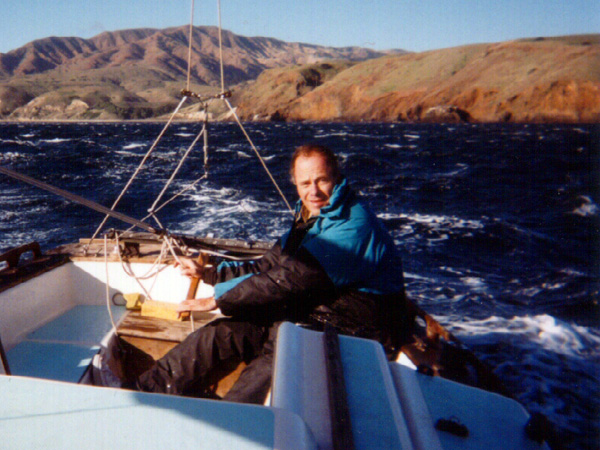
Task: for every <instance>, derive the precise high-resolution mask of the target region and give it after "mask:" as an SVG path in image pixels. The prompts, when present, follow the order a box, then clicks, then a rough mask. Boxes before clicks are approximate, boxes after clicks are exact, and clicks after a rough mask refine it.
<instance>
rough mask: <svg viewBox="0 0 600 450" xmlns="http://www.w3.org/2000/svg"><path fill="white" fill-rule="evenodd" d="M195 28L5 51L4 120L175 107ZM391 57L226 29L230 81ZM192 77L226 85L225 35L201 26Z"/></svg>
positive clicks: (199, 87) (46, 42) (196, 83)
mask: <svg viewBox="0 0 600 450" xmlns="http://www.w3.org/2000/svg"><path fill="white" fill-rule="evenodd" d="M188 35H189V30H188V27H178V28H168V29H165V30H156V29H137V30H124V31H116V32H105V33H102V34H100V35H98V36H96V37H93V38H91V39H82V38H76V37H71V38H58V37H50V38H46V39H41V40H37V41H34V42H31V43H29V44H27V45H25V46H23V47H21V48H18V49H16V50H13V51H11V52H8V53H6V54H0V117H4V118H9V119H20V118H24V119H42V120H43V119H94V118H97V119H122V118H125V119H134V118H144V117H155V116H157V115H160V114H162V113H165V112H167V111H170V110H172V109H173V107H174V106H175V105H176V104H177V102H178V100H179V92H180V90H181V88H182V87H185V86H186V79H187V59H188V47H189V40H188ZM383 54H384V53H381V52H375V51H373V50H368V49H363V48H355V47H348V48H331V47H323V46H316V45H308V44H301V43H287V42H283V41H280V40H277V39H271V38H262V37H256V38H248V37H244V36H238V35H235V34H233V33H231V32H228V31H223V58H224V61H225V67H224V70H225V75H226V76H225V78H226V84H227V85H228V86H232V85H235V84H238V83H240V82H244V81H248V80H253V79H255V78H256V77H257V76H258V75H259V74H260V73H261V72H263V71H264V70H265V69H269V68H275V67H281V66H285V65H290V64H308V63H313V62H315V61H321V60H329V59H347V60H350V61H360V60H365V59H368V58H374V57H378V56H382V55H383ZM191 61H192V69H191V73H190V79H191V83H192V87H193V89H194V90H195V91H200V92H201V93H206V92H207V91H210V92H212V93H214V92H216V90H217V89H209V87H214V86H219V85H220V64H219V46H218V30H217V28H215V27H195V28H194V32H193V37H192V58H191Z"/></svg>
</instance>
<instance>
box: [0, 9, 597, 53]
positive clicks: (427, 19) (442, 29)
mask: <svg viewBox="0 0 600 450" xmlns="http://www.w3.org/2000/svg"><path fill="white" fill-rule="evenodd" d="M190 5H191V0H57V1H54V0H0V18H1V19H0V21H1V22H0V24H1V25H0V52H3V53H6V52H8V51H10V50H13V49H15V48H18V47H20V46H22V45H24V44H26V43H27V42H30V41H32V40H34V39H39V38H43V37H47V36H79V37H84V38H89V37H92V36H95V35H96V34H99V33H101V32H102V31H114V30H120V29H127V28H141V27H150V28H165V27H169V26H178V25H185V24H188V23H189V19H190ZM216 5H217V0H196V1H195V14H194V24H195V25H216V24H217V17H218V15H217V6H216ZM221 10H222V20H223V28H225V29H229V30H231V31H233V32H234V33H237V34H242V35H245V36H268V37H275V38H278V39H282V40H284V41H290V42H306V43H312V44H321V45H330V46H338V47H341V46H350V45H356V46H364V47H370V48H374V49H378V50H383V49H390V48H402V49H406V50H412V51H423V50H430V49H437V48H444V47H454V46H457V45H463V44H471V43H480V42H498V41H504V40H510V39H515V38H520V37H537V36H557V35H564V34H580V33H598V32H600V6H598V0H452V1H451V0H436V1H434V0H253V1H249V0H221Z"/></svg>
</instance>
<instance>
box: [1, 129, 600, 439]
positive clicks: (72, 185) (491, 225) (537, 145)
mask: <svg viewBox="0 0 600 450" xmlns="http://www.w3.org/2000/svg"><path fill="white" fill-rule="evenodd" d="M247 127H248V132H249V134H250V135H251V137H252V139H253V141H254V143H255V144H256V145H257V148H258V149H259V151H260V153H261V155H262V156H263V158H264V160H265V163H266V164H267V166H268V167H269V169H270V171H271V172H272V173H273V176H274V177H275V179H276V180H277V181H278V183H279V185H280V187H281V189H282V190H283V193H284V195H285V196H286V198H287V199H288V200H289V201H290V202H291V203H292V202H294V201H295V194H294V188H293V186H292V185H291V183H290V182H289V175H288V164H289V157H290V153H291V151H292V150H293V148H294V147H295V146H297V145H299V144H301V143H305V142H316V143H321V144H325V145H328V146H330V147H332V148H333V149H334V150H335V151H336V152H337V153H338V154H339V156H340V158H341V162H342V168H343V170H344V172H345V173H346V175H347V176H348V177H349V179H350V180H351V183H352V185H353V186H354V188H355V189H356V190H357V191H358V192H359V193H360V195H361V196H362V198H363V199H364V200H365V201H366V202H367V203H368V204H369V205H370V206H371V208H372V209H373V210H374V211H375V212H376V213H377V215H378V216H379V217H380V218H381V219H382V220H383V222H384V223H385V225H386V226H387V227H388V229H389V230H390V232H391V233H392V235H393V236H394V238H395V240H396V243H397V245H398V248H399V249H400V252H401V254H402V256H403V264H404V271H405V274H406V281H407V291H408V293H409V295H410V297H411V298H412V299H413V300H415V301H416V302H417V303H419V304H420V305H421V306H422V307H423V308H424V309H425V310H426V311H428V312H430V313H431V314H433V315H434V316H435V317H436V318H437V319H438V320H439V321H440V322H441V323H442V324H444V325H445V326H446V327H447V328H449V329H450V331H452V332H453V333H454V334H456V335H457V336H458V337H459V338H460V339H461V340H462V341H463V342H464V343H466V344H467V345H468V346H470V347H471V348H472V349H473V351H474V352H475V353H476V354H477V355H478V357H479V358H480V359H482V360H484V361H485V362H487V363H488V364H489V365H490V366H491V367H492V368H493V370H494V372H495V373H496V374H497V375H498V376H499V377H500V379H501V380H502V381H503V382H504V383H505V384H506V385H507V387H508V388H509V389H510V390H511V391H512V392H513V393H514V395H515V397H516V398H517V399H518V400H519V401H520V402H521V403H522V404H523V405H524V406H525V407H526V408H527V409H528V410H529V411H530V412H541V413H543V414H545V415H546V416H547V417H548V418H550V420H551V421H552V422H553V423H554V424H555V425H556V427H557V430H558V432H559V434H560V436H561V441H562V442H563V444H564V448H569V449H592V448H599V447H600V440H599V435H600V416H599V410H600V387H599V382H598V379H599V377H600V327H599V318H600V313H599V312H600V307H599V305H598V300H599V297H600V296H599V289H600V287H599V286H600V283H599V280H600V266H599V261H600V240H599V233H600V231H599V230H600V206H599V203H600V144H599V142H600V129H599V127H598V126H595V125H579V126H573V125H514V124H511V125H509V124H507V125H415V124H309V123H307V124H248V125H247ZM161 128H162V125H158V124H141V123H119V124H95V123H94V124H85V123H82V124H24V123H22V124H0V165H1V166H5V167H8V168H11V169H13V170H16V171H19V172H22V173H24V174H27V175H30V176H32V177H35V178H38V179H40V180H43V181H45V182H47V183H50V184H52V185H55V186H58V187H60V188H63V189H65V190H68V191H70V192H73V193H77V194H79V195H82V196H84V197H87V198H89V199H92V200H94V201H96V202H98V203H101V204H103V205H106V206H110V205H111V204H112V202H113V201H114V199H115V198H116V196H117V195H118V194H119V192H120V191H121V189H122V188H123V186H124V185H125V183H126V182H127V180H128V179H129V177H130V176H131V175H132V174H133V172H134V170H135V169H136V167H137V166H138V164H139V163H140V161H141V158H142V157H143V155H144V154H145V153H146V151H147V150H148V148H149V147H150V145H151V144H152V142H153V141H154V140H155V138H156V136H157V135H158V134H159V132H160V130H161ZM199 130H200V126H199V125H195V124H176V125H174V126H172V127H171V128H170V129H169V131H168V132H167V133H166V135H165V138H164V139H163V140H162V141H161V142H160V143H159V145H158V146H157V147H156V149H155V150H154V153H153V154H152V156H151V157H150V158H149V160H148V162H147V164H146V166H145V168H144V169H143V170H142V171H141V173H140V175H139V177H138V178H137V179H136V180H135V181H134V183H133V184H132V185H131V188H130V189H129V191H128V193H127V194H126V195H125V196H124V197H123V200H122V201H121V203H120V205H119V207H118V208H117V210H119V211H121V212H124V213H126V214H128V215H131V216H133V217H136V218H142V217H144V216H145V215H146V212H147V209H148V208H149V207H150V206H151V205H152V203H153V202H154V199H155V198H156V196H157V195H158V193H159V192H160V191H161V190H162V188H163V186H164V184H165V182H166V180H167V179H168V178H169V177H170V175H171V173H172V171H173V170H174V168H175V166H176V165H177V163H178V162H179V158H180V157H181V156H182V155H183V154H184V152H185V151H186V149H187V148H188V146H189V145H190V143H191V141H192V140H193V139H194V137H195V136H196V134H197V133H198V132H199ZM208 144H209V145H208V166H207V169H206V170H207V173H208V177H207V179H205V180H202V181H200V182H199V183H198V184H197V185H196V186H195V187H194V189H192V190H190V191H189V192H187V193H186V194H184V195H182V196H181V197H179V198H178V199H177V200H175V201H173V202H172V203H170V204H169V205H168V206H166V207H165V208H164V209H162V210H161V211H160V212H159V213H158V217H159V219H160V221H161V223H162V224H163V225H164V226H165V227H166V228H168V229H169V230H170V231H172V232H175V233H177V232H179V233H185V234H193V235H198V236H207V235H212V236H215V237H229V238H240V239H251V240H266V241H274V240H275V239H276V238H277V237H278V236H279V235H280V234H281V233H282V232H283V231H284V230H286V229H287V227H288V226H289V224H290V219H291V214H290V213H289V211H288V210H287V207H286V206H285V204H284V202H283V201H282V200H281V198H280V197H279V195H278V194H277V192H276V190H275V189H274V188H273V186H272V184H271V181H270V180H269V178H268V176H267V175H266V174H265V172H264V170H263V168H262V166H261V164H260V162H259V161H258V158H256V156H255V155H254V152H253V151H252V149H251V147H250V146H249V145H248V144H247V143H246V141H245V140H244V136H243V135H242V133H241V132H240V131H239V129H238V128H237V127H236V126H235V125H233V124H213V125H211V126H210V129H209V139H208ZM204 171H205V166H204V153H203V150H202V148H201V147H198V148H195V149H194V150H193V151H192V153H191V154H190V156H189V158H188V159H187V160H186V161H185V163H184V165H183V166H182V168H181V170H180V172H179V174H178V177H177V178H176V180H175V182H174V184H173V187H172V189H170V190H169V191H168V193H167V195H166V197H165V199H166V198H169V196H170V194H172V193H174V192H176V191H178V190H179V189H181V188H182V187H184V186H186V185H187V184H188V183H189V182H191V181H194V180H196V179H197V178H198V177H200V176H201V175H202V174H203V173H204ZM101 220H102V215H100V214H98V213H96V212H94V211H91V210H88V209H86V208H84V207H82V206H79V205H76V204H72V203H70V202H68V201H66V200H64V199H61V198H59V197H56V196H54V195H52V194H49V193H46V192H43V191H40V190H38V189H37V188H33V187H30V186H27V185H24V184H22V183H19V182H16V181H13V180H11V179H9V178H7V177H4V176H2V175H0V251H4V250H6V249H8V248H10V247H13V246H16V245H19V244H23V243H26V242H29V241H31V240H37V241H39V242H40V243H41V245H42V247H43V248H46V249H48V248H52V247H54V246H57V245H59V244H63V243H66V242H71V241H74V240H76V239H78V238H79V237H89V236H91V234H92V233H93V232H94V231H95V229H96V227H97V226H98V225H99V223H100V221H101ZM108 227H114V228H118V229H125V228H127V226H125V225H124V224H121V223H119V222H116V221H109V223H108Z"/></svg>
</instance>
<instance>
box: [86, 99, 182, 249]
mask: <svg viewBox="0 0 600 450" xmlns="http://www.w3.org/2000/svg"><path fill="white" fill-rule="evenodd" d="M186 100H187V97H185V96H184V97H183V98H182V99H181V101H180V102H179V105H177V108H175V111H173V114H171V117H169V120H168V121H167V123H166V124H165V126H164V128H163V129H162V131H161V132H160V134H159V135H158V137H157V138H156V140H155V141H154V143H153V144H152V146H151V147H150V149H149V150H148V151H147V152H146V155H145V156H144V158H143V159H142V162H141V163H140V164H139V166H138V167H137V169H136V170H135V172H134V173H133V175H132V176H131V178H130V179H129V181H128V182H127V184H126V185H125V187H124V188H123V190H122V191H121V193H120V194H119V196H118V197H117V199H116V200H115V202H114V203H113V205H112V206H111V208H110V209H111V211H114V209H115V208H116V207H117V205H118V204H119V202H120V201H121V198H122V197H123V195H125V192H127V189H129V186H131V183H133V180H134V179H135V178H136V177H137V175H138V173H139V172H140V170H141V169H142V167H143V165H144V164H145V163H146V160H147V159H148V157H149V156H150V154H151V153H152V152H153V151H154V149H155V148H156V146H157V145H158V142H159V141H160V140H161V138H162V137H163V135H164V134H165V132H166V131H167V129H168V128H169V126H170V125H171V122H173V119H174V118H175V115H176V114H177V113H178V112H179V109H180V108H181V107H182V106H183V104H184V103H185V101H186ZM109 217H110V215H109V214H107V215H106V217H104V220H103V221H102V223H101V224H100V225H99V226H98V228H97V229H96V232H95V233H94V235H93V236H92V238H91V239H90V242H89V243H88V244H87V247H86V250H87V248H88V247H89V246H90V245H91V244H92V242H94V239H95V238H96V236H98V233H100V230H101V229H102V227H103V226H104V224H105V223H106V221H107V220H108V218H109Z"/></svg>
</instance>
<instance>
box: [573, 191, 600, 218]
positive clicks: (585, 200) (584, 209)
mask: <svg viewBox="0 0 600 450" xmlns="http://www.w3.org/2000/svg"><path fill="white" fill-rule="evenodd" d="M577 200H578V201H580V202H581V204H580V205H579V207H577V208H575V209H574V210H573V214H576V215H578V216H582V217H590V216H597V215H598V213H599V212H600V208H599V207H598V205H597V204H596V203H594V202H593V201H592V199H591V198H590V197H588V196H587V195H581V196H579V197H578V198H577Z"/></svg>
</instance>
